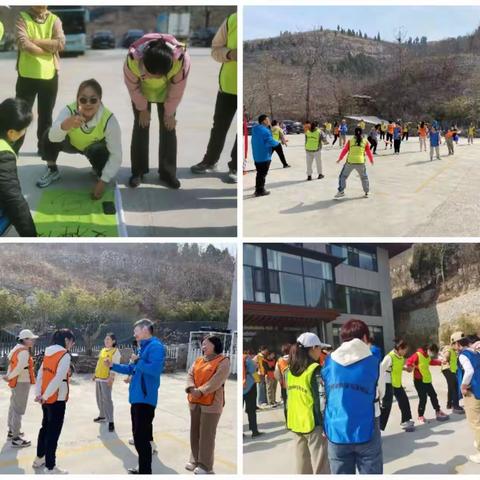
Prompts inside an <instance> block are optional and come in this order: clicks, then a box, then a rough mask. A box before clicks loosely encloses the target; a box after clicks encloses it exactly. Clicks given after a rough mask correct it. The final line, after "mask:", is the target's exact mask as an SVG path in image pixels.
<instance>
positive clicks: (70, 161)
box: [0, 48, 237, 237]
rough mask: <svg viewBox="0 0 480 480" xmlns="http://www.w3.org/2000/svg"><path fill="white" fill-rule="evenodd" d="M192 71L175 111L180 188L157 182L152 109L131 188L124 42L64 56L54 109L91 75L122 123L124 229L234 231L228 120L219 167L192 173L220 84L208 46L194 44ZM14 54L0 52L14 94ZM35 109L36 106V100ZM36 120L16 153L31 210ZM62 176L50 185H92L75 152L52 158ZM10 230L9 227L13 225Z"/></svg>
mask: <svg viewBox="0 0 480 480" xmlns="http://www.w3.org/2000/svg"><path fill="white" fill-rule="evenodd" d="M189 52H190V55H191V58H192V66H191V73H190V76H189V80H188V85H187V89H186V91H185V96H184V98H183V101H182V103H181V105H180V107H179V110H178V113H177V120H178V126H177V136H178V177H179V179H180V181H181V182H182V188H181V189H180V190H170V189H168V188H166V187H165V186H162V185H160V184H159V181H158V174H157V173H156V172H157V166H158V153H157V152H158V133H157V132H158V119H157V115H156V113H155V111H153V112H152V119H153V120H152V125H151V127H150V128H151V134H150V173H149V174H148V176H147V177H146V178H145V183H144V184H142V186H141V187H139V188H137V189H131V188H129V187H128V186H126V184H127V182H128V179H129V176H130V138H131V131H132V127H133V113H132V108H131V103H130V99H129V96H128V93H127V89H126V87H125V85H124V83H123V76H122V66H123V61H124V58H125V55H126V50H122V49H116V50H88V51H87V52H86V54H85V55H84V56H80V57H75V58H63V59H62V60H61V71H60V75H59V92H58V97H57V103H56V107H55V110H54V117H55V116H56V115H57V113H58V112H59V111H60V110H61V109H62V108H64V107H65V105H66V104H67V103H71V102H72V101H74V100H75V95H76V92H77V87H78V85H79V83H80V82H81V81H82V80H85V79H87V78H91V77H93V78H96V79H97V80H98V81H99V82H100V84H101V85H102V87H103V90H104V98H103V101H104V104H105V105H106V106H107V107H108V108H110V110H112V111H113V113H114V114H115V115H116V116H117V118H118V120H119V122H120V126H121V128H122V134H123V135H122V147H123V163H122V168H121V170H120V172H119V175H118V178H117V181H118V183H119V186H120V192H121V197H122V204H123V210H124V215H125V222H126V227H127V231H128V235H129V236H159V237H160V236H204V237H207V236H209V237H210V236H235V235H236V223H237V222H236V220H237V218H236V208H237V186H236V185H232V184H229V183H226V172H228V167H227V162H228V161H229V159H230V158H229V155H230V151H231V149H232V146H233V143H234V141H235V132H236V123H235V122H236V121H235V120H234V122H233V124H232V126H231V128H230V132H229V134H228V137H227V141H226V144H225V150H224V152H223V154H222V156H221V158H220V161H219V165H218V173H215V174H211V175H205V176H194V175H192V174H191V173H190V166H191V165H193V164H195V163H198V162H199V161H201V160H202V157H203V154H204V153H205V150H206V146H207V143H208V138H209V135H210V129H211V126H212V121H213V111H214V106H215V99H216V95H217V91H218V72H219V69H220V64H218V63H217V62H215V61H214V60H213V59H212V58H211V56H210V49H207V48H192V49H190V50H189ZM15 62H16V57H15V54H14V53H12V52H9V53H0V63H1V66H2V75H1V76H0V91H1V92H2V93H1V99H4V98H6V97H8V96H14V95H15V82H16V71H15ZM34 112H36V106H34ZM35 132H36V120H34V122H33V124H32V125H31V127H30V128H29V130H28V132H27V137H26V141H25V144H24V146H23V148H22V151H21V156H20V158H19V176H20V181H21V185H22V190H23V193H24V195H25V197H26V198H27V201H28V202H29V205H30V207H31V210H32V211H34V210H35V206H36V205H37V202H38V200H39V197H40V193H41V192H40V190H39V189H38V188H37V187H36V186H35V181H36V180H37V179H38V177H39V176H41V174H42V173H43V171H44V169H45V165H44V162H43V161H42V160H41V159H40V158H39V157H37V156H36V155H35V154H34V152H36V133H35ZM58 165H59V168H60V171H61V174H62V180H61V181H59V182H56V183H55V184H54V185H53V186H52V187H51V188H67V189H86V190H87V191H89V190H90V189H91V188H92V185H93V180H92V177H91V175H90V165H89V163H88V161H87V160H86V159H85V158H82V157H81V156H79V155H68V154H64V153H62V154H61V155H60V157H59V160H58ZM12 234H13V235H15V233H14V232H12Z"/></svg>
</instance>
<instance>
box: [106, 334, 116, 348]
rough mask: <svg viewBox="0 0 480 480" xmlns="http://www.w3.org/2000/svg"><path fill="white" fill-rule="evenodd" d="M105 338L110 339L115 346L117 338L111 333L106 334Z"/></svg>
mask: <svg viewBox="0 0 480 480" xmlns="http://www.w3.org/2000/svg"><path fill="white" fill-rule="evenodd" d="M105 336H106V337H110V338H111V339H112V344H113V346H114V347H116V346H117V336H116V335H115V334H114V333H113V332H108V333H107V334H106V335H105Z"/></svg>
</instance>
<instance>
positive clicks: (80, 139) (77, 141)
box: [67, 102, 113, 152]
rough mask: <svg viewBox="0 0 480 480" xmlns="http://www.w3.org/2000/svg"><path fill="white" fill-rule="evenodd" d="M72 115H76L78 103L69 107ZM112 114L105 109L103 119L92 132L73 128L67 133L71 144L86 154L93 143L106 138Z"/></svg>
mask: <svg viewBox="0 0 480 480" xmlns="http://www.w3.org/2000/svg"><path fill="white" fill-rule="evenodd" d="M67 108H68V109H69V110H70V112H71V113H72V115H75V112H76V110H77V103H76V102H73V103H71V104H70V105H67ZM112 115H113V114H112V112H110V110H108V109H107V108H105V107H103V113H102V118H101V119H100V121H99V122H98V123H97V124H96V125H95V126H94V127H93V128H92V130H90V131H85V130H83V129H82V127H79V128H72V130H69V131H68V133H67V136H68V138H69V140H70V143H71V144H72V145H73V146H74V147H75V148H76V149H77V150H80V151H81V152H84V151H85V150H86V149H87V148H88V147H89V146H90V145H92V143H96V142H100V141H101V140H103V139H104V138H105V129H106V128H107V124H108V121H109V120H110V117H111V116H112Z"/></svg>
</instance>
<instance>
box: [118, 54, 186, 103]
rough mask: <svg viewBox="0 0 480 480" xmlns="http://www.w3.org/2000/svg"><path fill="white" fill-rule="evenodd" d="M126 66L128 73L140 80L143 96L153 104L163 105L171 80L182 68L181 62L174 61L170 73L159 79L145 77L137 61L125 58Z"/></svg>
mask: <svg viewBox="0 0 480 480" xmlns="http://www.w3.org/2000/svg"><path fill="white" fill-rule="evenodd" d="M127 65H128V68H129V69H130V71H131V72H132V73H133V74H134V75H135V76H136V77H138V78H139V79H140V90H141V92H142V94H143V96H144V97H145V98H146V99H147V100H148V101H149V102H153V103H164V102H165V99H166V98H167V92H168V86H169V84H170V82H171V80H172V78H173V77H174V76H175V75H176V74H177V73H178V72H180V70H181V69H182V67H183V59H182V60H174V61H173V66H172V68H171V69H170V71H169V72H168V73H167V74H166V75H163V76H161V77H160V76H159V77H148V78H147V77H145V78H144V74H143V73H142V70H141V68H140V62H139V60H137V59H134V58H131V57H130V56H128V57H127Z"/></svg>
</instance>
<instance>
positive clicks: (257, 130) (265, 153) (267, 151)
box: [252, 115, 280, 197]
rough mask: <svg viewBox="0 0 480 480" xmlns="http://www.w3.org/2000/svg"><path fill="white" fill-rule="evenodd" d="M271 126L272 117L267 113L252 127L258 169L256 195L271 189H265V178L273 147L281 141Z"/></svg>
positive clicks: (263, 193) (254, 154) (254, 155)
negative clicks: (278, 140) (277, 138)
mask: <svg viewBox="0 0 480 480" xmlns="http://www.w3.org/2000/svg"><path fill="white" fill-rule="evenodd" d="M270 126H271V124H270V119H269V118H268V117H267V115H260V116H259V117H258V125H255V126H254V127H253V129H252V154H253V161H254V162H255V168H256V169H257V179H256V182H255V196H256V197H263V196H264V195H269V194H270V192H269V191H267V190H265V179H266V177H267V173H268V169H269V168H270V163H271V162H272V149H273V148H275V147H277V146H278V145H280V142H277V141H276V140H274V139H273V136H272V131H271V129H270Z"/></svg>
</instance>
